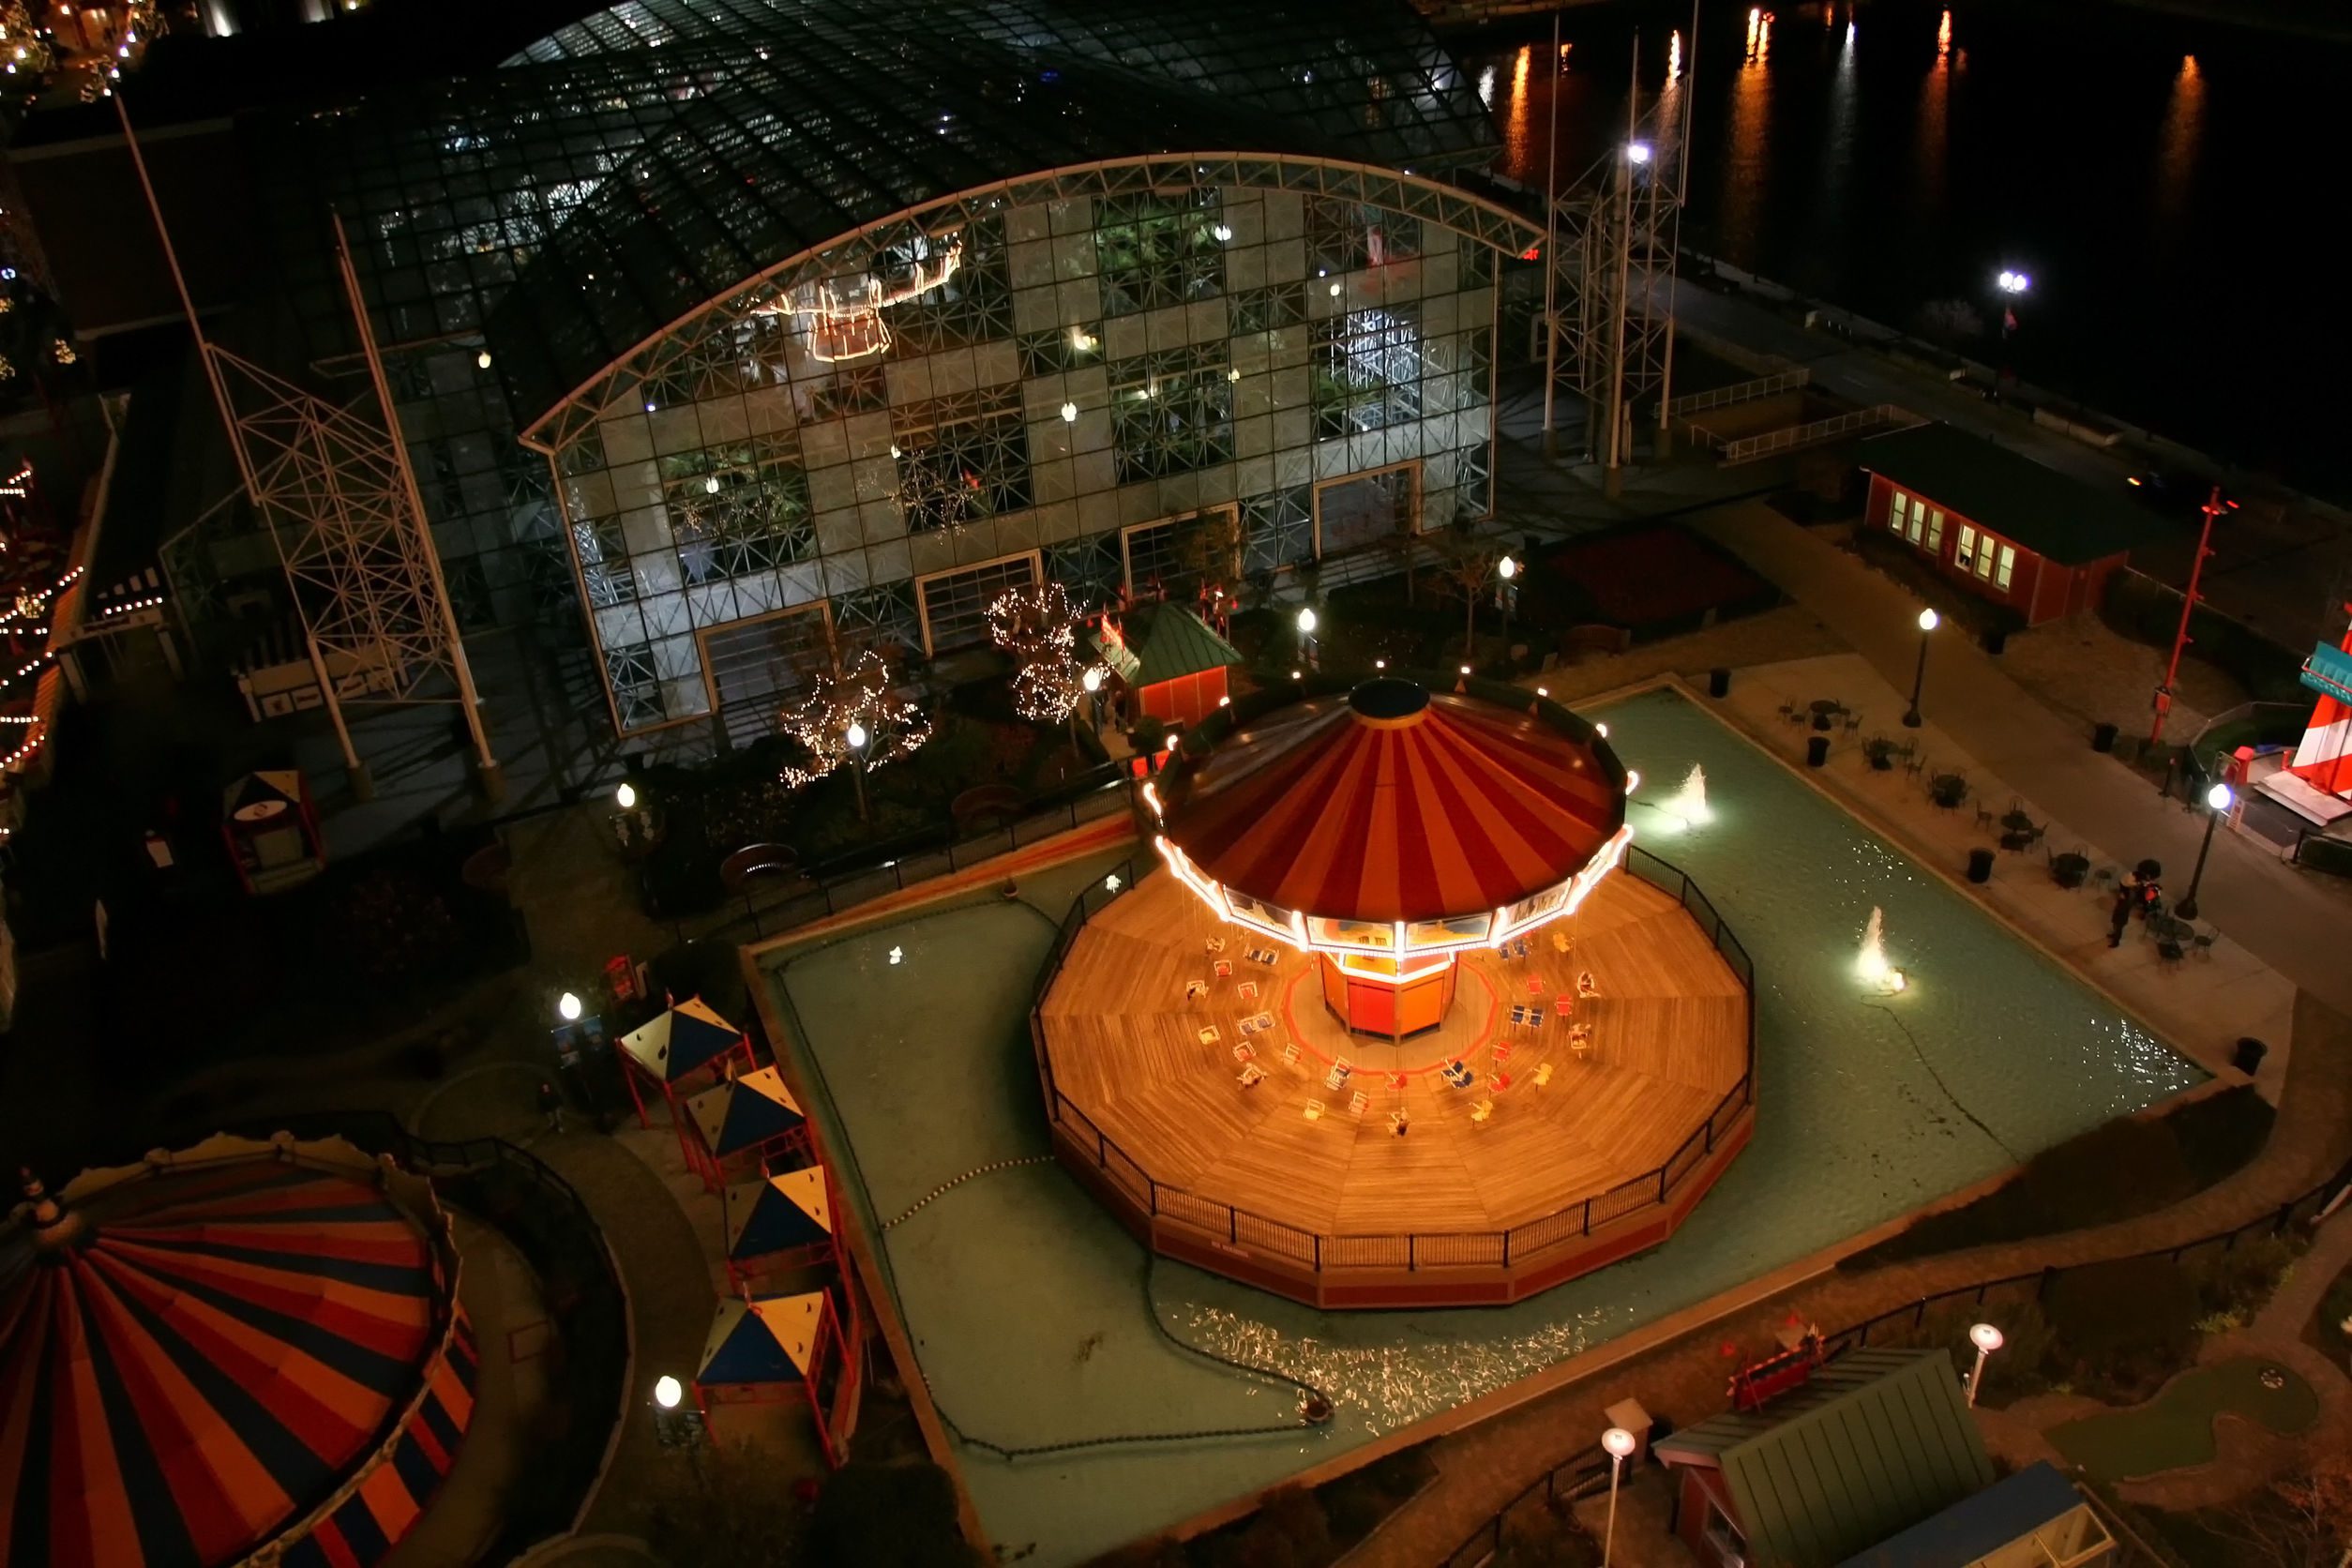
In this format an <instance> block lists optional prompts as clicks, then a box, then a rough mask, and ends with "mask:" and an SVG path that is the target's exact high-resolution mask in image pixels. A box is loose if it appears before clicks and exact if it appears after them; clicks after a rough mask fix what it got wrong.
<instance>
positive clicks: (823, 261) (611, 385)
mask: <svg viewBox="0 0 2352 1568" xmlns="http://www.w3.org/2000/svg"><path fill="white" fill-rule="evenodd" d="M1218 186H1233V187H1239V188H1247V189H1258V190H1291V191H1301V192H1304V193H1306V194H1308V195H1315V196H1323V197H1328V198H1333V199H1337V200H1343V201H1349V202H1357V203H1362V204H1364V205H1367V206H1375V207H1380V208H1383V209H1385V210H1387V211H1390V212H1395V213H1401V214H1405V215H1407V216H1410V217H1414V218H1420V219H1425V220H1426V221H1428V222H1432V223H1435V224H1437V225H1439V226H1440V227H1441V228H1444V229H1448V230H1451V231H1453V232H1454V233H1455V234H1463V235H1466V236H1468V237H1469V238H1470V239H1473V240H1475V241H1477V242H1479V243H1480V244H1482V245H1485V246H1489V247H1491V248H1493V249H1497V250H1501V251H1504V252H1507V253H1510V254H1513V255H1521V254H1526V253H1528V252H1530V251H1531V250H1532V249H1535V248H1537V247H1539V246H1541V245H1542V243H1543V241H1544V231H1543V228H1542V226H1541V225H1539V224H1537V223H1535V222H1534V221H1532V220H1531V219H1529V218H1527V217H1526V216H1525V215H1523V214H1520V213H1515V212H1513V211H1511V210H1510V209H1509V208H1507V207H1503V206H1500V205H1498V204H1495V203H1493V202H1490V201H1487V200H1485V198H1483V197H1479V196H1474V195H1471V194H1470V192H1468V191H1465V190H1461V189H1458V188H1455V187H1453V186H1450V185H1446V184H1444V183H1442V182H1441V181H1439V180H1436V179H1433V178H1430V177H1428V176H1425V175H1420V174H1408V173H1403V172H1402V171H1399V170H1394V169H1381V168H1376V167H1374V166H1372V165H1370V164H1364V163H1349V162H1343V161H1339V160H1336V159H1331V158H1301V157H1292V156H1284V155H1280V154H1266V153H1236V152H1217V153H1183V154H1168V155H1163V156H1159V157H1154V158H1122V159H1112V160H1107V161H1101V162H1094V163H1081V164H1071V165H1068V166H1066V167H1063V168H1060V169H1049V170H1045V171H1042V172H1040V173H1035V174H1027V175H1023V176H1021V177H1020V178H1018V179H1011V180H1001V181H998V182H996V183H995V184H992V185H985V186H977V187H974V188H971V189H968V190H964V191H959V192H957V194H955V195H952V196H946V197H942V198H941V199H939V200H937V201H933V202H928V203H925V204H921V205H917V206H912V207H908V208H906V209H905V210H903V211H901V212H898V213H896V214H893V215H892V216H891V217H889V218H885V219H879V220H877V221H875V222H872V223H868V224H867V225H865V226H863V227H861V228H858V229H853V230H851V231H850V232H849V233H847V234H844V235H842V236H841V237H840V238H839V239H837V240H836V241H834V242H833V243H831V244H829V245H825V246H822V247H819V248H816V249H807V250H803V251H801V252H799V253H797V254H795V255H792V256H788V257H785V258H783V259H782V260H780V261H778V262H777V263H776V264H774V265H772V266H770V267H768V268H767V269H766V270H764V271H762V272H760V273H757V274H754V275H753V276H751V277H748V278H746V279H743V280H742V281H741V282H740V283H738V284H736V285H735V286H734V287H732V288H731V289H730V290H729V291H728V292H727V293H726V294H722V295H720V296H718V297H717V298H715V299H712V300H710V301H708V302H707V303H705V304H703V305H701V306H699V307H697V308H696V309H693V310H691V311H688V312H687V313H686V315H684V316H682V317H680V318H679V319H678V320H676V321H674V322H671V323H670V324H668V325H667V326H665V327H664V328H662V330H661V331H660V332H658V333H656V335H654V336H653V337H652V338H650V339H647V340H646V341H644V342H642V343H641V344H640V345H639V346H638V347H637V348H636V349H635V350H634V351H633V352H631V353H630V354H626V355H625V356H623V357H622V358H620V359H618V360H615V361H614V362H613V363H612V364H611V365H609V366H607V367H606V368H605V369H603V370H602V371H600V372H598V373H597V374H596V376H595V377H593V378H592V379H590V380H589V381H587V382H586V383H584V384H581V385H580V386H579V387H577V388H575V389H574V390H573V391H572V392H571V393H570V394H569V395H568V396H567V397H565V399H564V400H562V401H561V402H559V403H557V404H556V405H555V406H554V407H553V408H551V409H549V410H547V411H545V412H544V413H541V414H539V415H537V417H535V419H533V420H532V421H531V423H530V425H529V426H528V427H527V428H526V429H525V430H523V432H522V438H521V439H522V443H523V445H526V446H529V447H531V448H533V449H534V450H535V451H539V452H544V453H547V454H549V455H550V456H552V455H553V454H554V453H556V452H558V451H560V450H561V449H562V448H563V447H564V446H565V445H568V444H569V443H570V442H571V441H572V440H573V439H575V438H576V437H578V436H579V435H580V433H581V432H582V431H584V430H587V429H589V428H590V427H591V426H593V425H594V424H595V423H596V420H597V418H599V417H600V416H601V415H603V414H604V413H605V412H606V411H607V410H608V409H610V408H611V407H613V406H615V405H616V404H618V405H624V406H625V405H626V404H628V403H630V402H631V401H634V400H637V398H638V395H639V392H640V389H641V388H643V387H645V386H647V385H648V384H654V383H656V382H658V381H660V379H661V378H662V376H663V374H664V372H665V371H666V370H667V369H669V368H670V367H671V365H672V364H674V363H675V362H676V361H677V360H678V359H680V358H682V357H684V356H685V355H686V354H691V353H692V352H693V351H694V349H695V347H696V345H697V344H698V343H700V342H701V340H702V339H704V338H706V337H707V336H709V335H710V334H711V333H712V332H714V331H716V330H721V329H724V328H726V327H728V326H730V325H731V324H736V323H740V322H745V321H746V320H748V319H750V318H755V317H757V318H761V319H763V320H767V321H772V320H773V319H774V317H775V314H776V311H777V310H778V309H780V308H781V303H780V302H783V301H787V300H789V299H790V298H791V297H792V294H793V293H794V291H796V290H804V289H807V288H811V287H814V286H817V285H820V284H822V283H824V282H827V281H830V280H833V279H840V278H843V277H845V276H852V275H855V274H857V273H860V272H863V271H865V270H866V269H867V268H868V267H869V266H871V265H872V264H874V263H875V262H877V261H878V260H880V261H882V262H883V263H884V264H885V265H887V264H888V256H889V254H890V253H891V252H893V251H903V250H904V249H906V248H907V247H908V245H909V242H910V241H911V240H912V238H913V237H914V236H916V235H923V236H927V237H932V238H939V239H945V238H948V237H949V236H952V235H955V234H960V233H961V232H962V230H963V229H964V227H965V226H966V225H968V224H972V223H975V222H977V221H978V220H980V219H983V218H986V217H988V215H989V214H991V213H995V212H1000V211H1002V210H1003V209H1004V208H1005V207H1008V206H1022V205H1028V204H1033V203H1041V202H1061V201H1068V200H1071V199H1073V198H1077V197H1099V196H1133V195H1138V194H1143V193H1147V192H1151V191H1155V190H1184V189H1195V188H1209V187H1218ZM523 286H525V287H528V286H529V280H528V279H527V278H526V279H525V280H524V283H523Z"/></svg>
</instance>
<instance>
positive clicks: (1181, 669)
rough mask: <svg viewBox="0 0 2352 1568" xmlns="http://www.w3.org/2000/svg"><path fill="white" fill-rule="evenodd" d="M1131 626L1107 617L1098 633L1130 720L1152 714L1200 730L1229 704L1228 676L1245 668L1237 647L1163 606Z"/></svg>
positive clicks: (1190, 616) (1189, 615)
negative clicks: (1132, 632) (1132, 633)
mask: <svg viewBox="0 0 2352 1568" xmlns="http://www.w3.org/2000/svg"><path fill="white" fill-rule="evenodd" d="M1145 613H1146V614H1148V615H1149V619H1148V620H1146V619H1145V618H1144V614H1138V615H1137V616H1135V617H1134V618H1133V623H1134V625H1135V636H1134V638H1133V640H1132V641H1131V640H1130V639H1129V637H1128V628H1127V626H1126V625H1124V624H1123V623H1121V622H1120V621H1119V620H1118V619H1117V618H1116V617H1114V616H1110V615H1106V616H1104V617H1103V620H1102V625H1101V626H1099V627H1097V628H1096V630H1095V632H1094V647H1095V651H1096V652H1097V653H1099V654H1100V655H1101V656H1102V660H1103V663H1104V665H1105V666H1106V667H1108V669H1109V671H1110V672H1111V676H1112V678H1113V679H1114V680H1116V681H1117V682H1118V683H1119V685H1120V686H1121V687H1122V688H1123V689H1124V690H1125V691H1126V692H1127V693H1128V694H1129V701H1130V703H1131V709H1132V711H1131V714H1130V716H1131V717H1132V716H1135V715H1136V714H1149V715H1151V716H1153V717H1154V718H1158V719H1162V720H1165V721H1166V722H1168V723H1169V724H1198V723H1199V722H1200V721H1201V720H1202V719H1204V718H1206V717H1208V716H1210V715H1211V714H1213V713H1214V712H1216V711H1217V709H1218V708H1220V707H1222V706H1223V705H1224V703H1225V701H1226V699H1227V697H1228V696H1229V687H1228V682H1229V675H1228V672H1229V671H1230V670H1231V669H1232V668H1233V667H1234V666H1235V665H1237V664H1240V663H1241V662H1242V656H1241V655H1240V654H1238V653H1236V652H1234V649H1233V644H1231V643H1230V642H1228V641H1226V640H1225V639H1224V638H1222V637H1219V636H1218V635H1217V634H1216V633H1215V632H1214V631H1211V630H1210V629H1209V628H1208V626H1205V625H1203V624H1202V622H1201V620H1200V617H1199V616H1198V615H1195V614H1194V613H1193V612H1192V611H1189V610H1187V609H1185V608H1184V606H1182V605H1175V604H1163V605H1157V606H1154V607H1153V608H1152V609H1151V610H1150V611H1147V612H1145Z"/></svg>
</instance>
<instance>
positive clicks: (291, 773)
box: [220, 768, 326, 893]
mask: <svg viewBox="0 0 2352 1568" xmlns="http://www.w3.org/2000/svg"><path fill="white" fill-rule="evenodd" d="M220 837H221V838H222V839H223V840H224V841H225V842H226V843H227V844H228V846H229V861H230V864H232V865H234V867H236V868H237V881H238V882H242V883H243V884H244V885H245V891H246V892H248V893H282V892H284V891H285V890H286V889H287V888H290V887H297V886H299V885H301V884H302V883H304V882H309V880H310V879H311V878H312V877H315V876H317V875H318V874H319V873H320V872H321V871H323V870H324V869H326V842H325V840H324V838H323V837H321V836H320V833H319V808H318V806H317V805H316V803H314V802H313V801H312V800H311V799H310V784H309V780H308V779H306V778H304V777H303V776H302V773H301V771H300V770H299V769H296V768H270V769H266V770H264V771H263V772H260V773H249V774H247V775H246V776H244V777H243V778H240V779H238V780H237V781H236V782H235V783H234V784H232V785H230V786H229V787H228V789H226V790H225V791H223V792H221V796H220Z"/></svg>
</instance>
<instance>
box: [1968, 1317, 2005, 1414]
mask: <svg viewBox="0 0 2352 1568" xmlns="http://www.w3.org/2000/svg"><path fill="white" fill-rule="evenodd" d="M1968 1342H1969V1343H1970V1344H1972V1345H1974V1346H1975V1347H1976V1364H1975V1365H1974V1366H1972V1367H1970V1368H1968V1403H1969V1404H1971V1405H1973V1404H1975V1403H1976V1390H1977V1385H1978V1384H1979V1383H1982V1382H1983V1380H1984V1358H1985V1357H1986V1356H1989V1355H1991V1354H1992V1353H1993V1352H1994V1351H1995V1350H1998V1349H2000V1348H2001V1331H2000V1330H1998V1329H1997V1328H1995V1327H1994V1326H1993V1325H1992V1324H1990V1323H1979V1324H1977V1325H1976V1326H1975V1327H1973V1328H1971V1329H1969V1330H1968Z"/></svg>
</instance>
